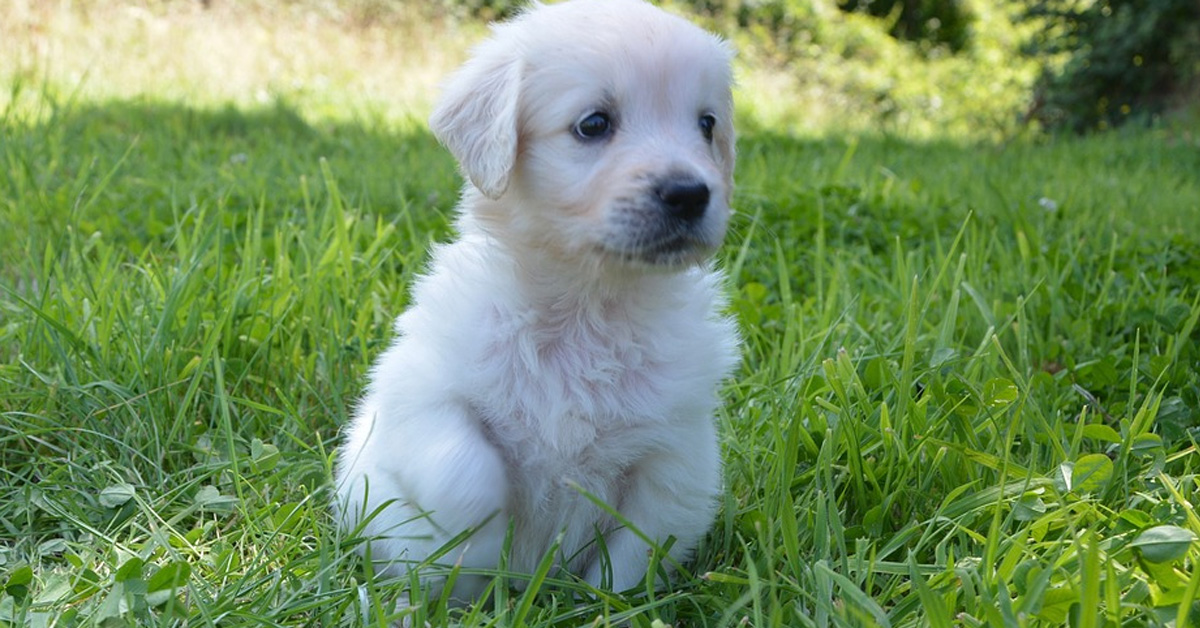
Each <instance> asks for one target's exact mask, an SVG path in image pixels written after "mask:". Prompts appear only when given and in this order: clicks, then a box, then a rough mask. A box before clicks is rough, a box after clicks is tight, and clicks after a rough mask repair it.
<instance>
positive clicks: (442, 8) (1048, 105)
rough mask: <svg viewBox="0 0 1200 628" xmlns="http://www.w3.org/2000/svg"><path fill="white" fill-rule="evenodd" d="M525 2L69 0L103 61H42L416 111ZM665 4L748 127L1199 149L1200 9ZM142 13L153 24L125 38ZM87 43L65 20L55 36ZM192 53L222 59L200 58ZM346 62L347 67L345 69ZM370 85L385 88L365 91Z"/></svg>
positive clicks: (28, 29) (26, 16) (20, 2)
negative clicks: (336, 94) (1131, 128)
mask: <svg viewBox="0 0 1200 628" xmlns="http://www.w3.org/2000/svg"><path fill="white" fill-rule="evenodd" d="M9 1H10V0H6V2H0V41H3V40H5V39H10V40H11V41H12V43H13V45H12V48H13V52H15V53H16V54H14V55H10V57H11V58H10V59H4V58H2V57H3V56H0V70H4V69H5V68H6V66H7V65H11V64H12V63H14V62H13V59H17V61H16V63H17V64H18V65H20V63H21V62H20V59H21V58H25V57H28V58H29V59H37V58H41V57H44V55H43V53H42V51H41V49H36V50H35V48H37V46H36V45H33V44H31V45H28V46H24V48H25V49H27V50H23V49H22V47H23V43H22V42H29V41H33V39H35V38H34V37H32V36H31V35H30V33H34V34H37V33H42V32H45V33H50V30H51V29H50V27H48V26H47V24H49V23H50V22H49V21H48V20H47V19H45V18H44V17H43V18H39V17H38V16H39V15H40V14H42V13H44V12H45V11H47V9H45V7H47V6H50V5H53V4H56V3H42V2H40V0H11V2H12V4H11V5H10V6H9V7H8V8H5V6H4V5H5V4H6V3H7V2H9ZM527 1H528V0H429V1H423V0H422V1H419V0H122V1H121V2H116V3H104V2H100V1H99V0H72V1H71V2H70V3H68V4H70V5H71V6H73V7H75V9H76V13H80V14H84V15H85V16H86V17H85V18H82V19H85V20H91V22H90V23H91V24H93V25H94V26H95V27H102V28H98V29H97V30H94V31H89V32H91V33H92V36H93V38H94V39H95V40H96V41H95V42H92V43H90V44H89V45H90V48H89V47H88V46H79V45H76V44H72V46H73V47H74V48H76V49H79V50H91V51H92V52H91V54H84V55H81V56H80V58H79V59H76V60H74V61H72V60H62V59H54V60H52V61H51V60H43V62H42V64H43V65H55V66H56V67H58V68H59V69H60V70H61V69H62V68H64V67H74V66H79V70H78V74H79V75H80V76H81V77H90V78H89V81H90V83H91V85H92V87H93V88H95V87H100V88H104V87H112V89H111V91H113V92H114V95H115V94H129V93H130V91H131V90H133V91H136V88H138V87H139V86H140V84H141V83H147V82H149V81H150V80H152V79H153V77H154V76H158V75H169V74H170V75H172V76H174V75H173V74H171V73H174V74H177V75H178V76H175V77H174V80H175V83H174V84H173V85H172V86H171V87H172V89H178V85H179V84H188V83H189V82H191V81H195V80H198V79H197V78H196V77H199V76H211V77H215V78H214V79H213V81H212V82H213V83H214V85H208V86H207V87H206V88H205V89H199V90H196V91H197V92H199V93H203V94H219V93H225V92H228V94H229V95H230V96H231V97H233V98H237V95H238V94H241V93H246V92H247V89H246V88H247V87H248V86H247V85H246V84H244V83H242V82H239V81H238V80H236V79H237V76H236V75H234V72H233V70H231V68H232V69H234V70H236V68H239V67H243V66H244V67H250V66H251V65H253V64H255V63H258V64H259V65H258V66H254V67H255V68H256V69H258V70H261V71H260V72H258V73H256V74H254V75H255V76H258V75H267V76H274V77H277V78H278V80H276V81H275V82H274V83H272V84H271V85H269V86H266V87H265V91H266V92H268V99H269V98H285V99H288V100H290V101H292V102H296V101H297V100H298V99H297V95H298V93H300V92H303V94H299V95H300V96H304V95H305V94H309V93H317V92H321V93H325V92H329V91H330V90H329V89H325V88H324V87H323V86H320V85H316V86H314V85H310V84H304V85H300V83H301V82H303V81H305V80H308V78H309V77H312V76H314V75H316V76H327V77H329V78H330V86H336V87H337V89H339V90H341V91H343V92H346V91H347V89H346V88H349V93H355V94H359V95H361V96H362V97H363V98H374V99H375V100H377V101H382V102H388V103H391V104H393V105H394V104H397V103H401V104H404V103H410V101H411V103H412V104H413V105H414V106H413V107H410V110H412V111H417V112H420V111H421V110H422V109H423V108H424V107H427V106H428V100H429V99H430V98H431V96H432V95H433V94H436V85H437V81H438V80H439V77H441V76H444V75H445V73H446V72H448V71H449V70H450V69H451V68H453V67H454V66H455V65H457V63H459V62H460V61H461V60H462V58H463V56H464V55H465V51H466V49H467V48H468V47H469V46H470V45H471V44H472V43H473V42H475V41H478V39H479V38H480V37H481V36H483V25H484V24H485V23H486V22H488V21H491V20H496V19H503V18H506V17H509V16H511V15H513V14H515V13H516V12H518V11H519V10H520V8H521V7H522V6H524V5H525V4H526V2H527ZM655 1H656V2H660V3H663V4H666V5H668V6H669V7H670V8H671V9H673V10H676V11H678V12H681V13H684V14H686V15H688V16H689V17H693V18H695V19H697V20H698V21H700V22H701V23H703V24H704V25H705V26H706V27H708V28H710V29H712V30H714V31H716V32H718V33H721V34H722V35H724V36H725V37H727V38H729V39H731V40H732V41H733V42H734V43H735V44H736V46H737V48H738V50H739V55H740V63H739V68H738V70H739V83H740V89H739V102H738V109H739V112H740V113H741V115H742V117H743V120H741V121H740V123H742V124H749V125H751V126H750V128H753V125H755V124H757V125H760V126H761V127H762V128H769V129H772V130H775V131H778V132H783V133H789V132H800V133H805V132H808V133H810V134H812V133H815V134H825V133H829V132H833V133H844V132H856V131H882V132H886V133H893V134H899V135H904V136H909V137H947V136H963V137H975V138H979V137H989V138H992V139H1007V138H1010V137H1013V136H1014V135H1017V134H1020V133H1025V132H1028V131H1029V130H1030V129H1033V130H1035V131H1038V130H1049V131H1052V132H1074V133H1087V132H1091V131H1097V130H1104V129H1109V128H1113V127H1117V126H1120V125H1122V124H1127V123H1136V124H1162V123H1164V121H1165V122H1166V123H1167V124H1170V125H1172V126H1173V127H1178V128H1181V129H1183V131H1182V133H1181V134H1180V135H1181V136H1184V137H1186V138H1187V141H1192V140H1193V139H1194V138H1195V136H1196V132H1195V127H1198V126H1200V105H1197V103H1198V102H1200V0H655ZM13 7H16V9H14V8H13ZM21 7H24V9H22V8H21ZM114 7H119V8H114ZM130 16H134V17H133V18H131V17H130ZM205 16H207V17H211V18H212V19H211V20H205V19H204V18H205ZM131 19H133V20H134V21H137V22H138V24H141V25H140V26H134V27H132V28H125V29H124V30H122V29H123V28H124V27H121V26H120V24H123V23H127V22H129V21H130V20H131ZM164 23H166V24H175V25H176V26H178V29H177V30H174V31H172V30H170V28H171V27H170V26H165V27H163V28H164V29H165V30H164V31H163V32H164V33H166V34H159V35H157V36H158V37H159V38H160V39H162V40H164V41H160V42H158V44H159V45H160V47H161V48H162V49H164V50H173V49H172V48H170V44H171V43H172V42H171V41H170V40H171V38H174V39H175V40H178V42H176V43H177V45H176V48H177V50H176V52H174V53H172V54H176V56H177V57H179V60H177V62H174V65H171V64H170V63H168V61H169V60H164V61H163V63H162V64H161V65H162V67H161V68H160V67H154V68H147V72H146V74H145V76H144V77H143V76H134V77H129V76H118V75H115V74H114V75H113V76H111V77H110V76H108V75H106V74H105V73H104V72H103V71H102V70H103V64H104V63H105V62H104V59H106V58H111V57H112V56H113V55H120V54H123V53H122V50H127V49H130V48H131V47H136V45H137V42H138V41H141V40H142V39H149V38H153V37H155V36H156V35H155V33H156V31H155V30H154V28H153V26H154V25H156V24H157V25H159V26H161V25H162V24H164ZM330 23H332V24H335V25H337V26H338V28H348V29H352V30H353V35H352V37H349V38H346V39H350V40H353V41H356V42H359V43H357V44H355V46H356V49H354V50H337V51H323V50H321V47H322V46H329V45H333V44H329V43H327V42H326V41H325V38H324V37H323V35H322V34H321V31H320V28H319V27H318V26H314V24H330ZM255 24H260V25H261V26H255ZM282 25H287V26H282ZM259 31H263V32H268V31H269V32H276V33H277V34H275V35H274V36H273V37H274V39H271V38H270V37H266V36H261V33H260V32H259ZM288 31H290V32H292V34H293V35H292V36H291V37H290V38H288V37H287V36H286V33H287V32H288ZM78 32H80V31H78V30H75V31H72V30H70V29H68V28H66V27H64V28H63V29H61V32H59V33H58V37H59V39H60V40H62V39H63V38H66V37H74V36H75V35H74V34H77V33H78ZM278 32H283V33H284V34H283V35H280V34H278ZM103 33H107V34H103ZM196 33H200V34H199V35H197V34H196ZM247 37H250V38H252V39H253V41H254V42H256V43H259V42H260V40H262V41H266V43H267V44H269V45H268V46H266V50H267V52H266V53H265V54H264V55H260V56H259V57H255V58H254V59H251V60H249V61H247V60H245V59H243V57H242V56H239V55H240V54H241V53H240V52H238V54H234V52H235V51H236V49H238V48H239V47H240V48H241V49H243V50H244V49H245V44H246V43H247V42H246V38H247ZM43 39H44V40H47V41H51V40H53V39H54V38H53V37H50V36H49V35H47V36H46V37H43ZM130 40H133V43H130ZM164 42H165V44H166V45H163V44H164ZM223 42H224V43H227V44H228V46H224V47H223ZM53 47H54V45H51V46H50V49H53ZM62 47H63V48H67V46H65V45H63V46H62ZM189 47H190V48H203V49H208V50H210V51H214V52H213V54H208V55H199V56H197V55H195V54H193V53H191V52H189ZM226 47H228V48H229V49H228V50H226ZM260 48H262V46H260ZM29 51H32V52H29ZM193 57H194V58H193ZM338 58H340V59H343V60H345V59H351V61H348V62H347V61H343V62H342V63H340V64H338V65H337V66H334V65H333V64H332V62H331V61H330V60H331V59H338ZM27 65H28V67H32V68H36V67H38V64H37V63H33V64H27ZM112 65H113V66H114V67H116V66H117V64H115V63H113V64H112ZM175 66H179V67H178V68H177V67H175ZM193 66H196V67H199V68H200V69H202V70H204V71H205V72H208V74H204V73H197V72H196V67H193ZM209 66H211V67H209ZM259 66H261V67H259ZM180 68H183V69H180ZM368 69H370V70H371V71H370V72H368V71H367V70H368ZM5 71H6V72H7V70H5ZM34 74H36V71H34ZM246 74H248V75H249V74H250V73H246ZM359 75H361V76H368V77H372V76H373V77H384V79H382V80H381V82H380V83H379V84H377V85H360V84H359V83H358V81H359V79H358V78H357V76H359ZM147 77H148V78H147ZM139 82H140V83H139ZM149 91H154V90H149ZM3 99H4V98H3V94H0V104H3ZM300 100H303V99H302V98H301V99H300ZM328 106H329V107H331V108H337V107H338V106H340V105H335V104H329V105H328Z"/></svg>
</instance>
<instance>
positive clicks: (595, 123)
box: [575, 111, 612, 140]
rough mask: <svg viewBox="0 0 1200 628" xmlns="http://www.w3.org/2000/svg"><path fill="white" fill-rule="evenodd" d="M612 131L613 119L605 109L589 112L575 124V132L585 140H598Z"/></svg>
mask: <svg viewBox="0 0 1200 628" xmlns="http://www.w3.org/2000/svg"><path fill="white" fill-rule="evenodd" d="M611 132H612V120H610V119H609V117H608V114H607V113H604V112H603V111H596V112H593V113H590V114H588V115H587V116H585V117H584V118H583V119H582V120H580V121H579V122H577V123H576V124H575V134H576V135H578V136H579V137H580V138H582V139H585V140H598V139H601V138H604V137H606V136H607V135H608V134H609V133H611Z"/></svg>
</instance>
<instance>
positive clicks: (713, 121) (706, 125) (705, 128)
mask: <svg viewBox="0 0 1200 628" xmlns="http://www.w3.org/2000/svg"><path fill="white" fill-rule="evenodd" d="M699 125H700V133H701V134H703V135H704V139H705V140H707V141H709V142H711V141H712V138H713V129H714V128H716V126H717V117H716V116H714V115H713V114H711V113H706V114H704V115H702V116H700V122H699Z"/></svg>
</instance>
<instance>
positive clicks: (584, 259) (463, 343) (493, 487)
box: [336, 0, 739, 600]
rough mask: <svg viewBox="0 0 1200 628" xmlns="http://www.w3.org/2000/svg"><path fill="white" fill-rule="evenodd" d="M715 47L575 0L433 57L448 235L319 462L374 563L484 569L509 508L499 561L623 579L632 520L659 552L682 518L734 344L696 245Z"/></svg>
mask: <svg viewBox="0 0 1200 628" xmlns="http://www.w3.org/2000/svg"><path fill="white" fill-rule="evenodd" d="M731 56H732V52H731V50H730V49H729V48H728V47H727V46H726V45H725V44H724V43H723V42H722V41H721V40H719V39H718V38H717V37H715V36H713V35H710V34H709V33H706V32H705V31H703V30H701V29H700V28H698V27H696V26H694V25H692V24H690V23H688V22H687V21H685V20H683V19H681V18H679V17H675V16H673V15H670V14H668V13H665V12H663V11H661V10H659V9H656V8H654V7H652V6H651V5H649V4H645V3H643V2H641V1H639V0H574V1H572V2H567V3H563V4H554V5H547V6H543V5H535V6H533V7H532V8H530V9H529V10H527V11H526V12H524V13H523V14H521V15H520V16H519V17H517V18H516V19H514V20H512V21H510V22H508V23H504V24H501V25H498V26H494V28H493V35H492V37H491V38H490V39H489V40H488V41H486V42H485V43H483V44H482V45H480V46H479V47H478V48H477V49H475V51H474V54H473V57H472V58H471V60H470V61H468V62H467V63H466V65H464V66H463V67H462V68H461V69H460V70H459V71H458V72H457V73H456V74H455V75H454V76H453V77H452V78H451V79H450V81H449V83H448V85H447V86H446V88H445V91H444V94H443V96H442V99H441V101H440V102H439V104H438V105H437V106H436V108H435V111H434V113H433V116H432V118H431V120H430V126H431V127H432V129H433V132H434V133H435V134H436V136H437V137H438V138H439V139H440V140H441V142H442V143H443V144H444V145H445V146H446V147H447V148H449V150H450V152H452V153H453V154H454V156H455V157H456V158H457V159H458V161H459V162H460V164H461V166H462V170H463V172H464V173H465V175H466V176H467V177H468V178H469V179H470V184H469V185H467V186H465V189H464V191H463V196H462V201H461V204H460V207H459V209H460V217H459V219H458V223H457V227H458V231H459V237H458V239H457V240H455V241H454V242H451V243H449V244H445V245H442V246H439V247H437V248H436V249H435V250H434V252H433V260H432V263H431V266H430V268H429V270H428V272H427V274H426V275H425V276H423V277H422V278H420V279H418V280H417V281H416V283H415V285H414V287H413V292H412V302H413V304H412V306H411V307H410V308H409V309H408V310H407V311H406V312H405V313H404V314H403V315H401V316H400V317H399V318H398V319H397V321H396V340H395V342H394V344H392V346H391V347H390V348H389V349H388V350H387V351H386V352H385V353H384V354H383V355H382V356H381V357H380V358H379V360H378V362H377V363H376V364H375V367H374V369H373V371H372V373H371V378H370V384H369V386H368V388H367V391H366V395H365V398H364V399H363V400H362V402H361V405H360V406H359V407H358V409H357V412H356V414H355V416H354V418H353V421H352V422H351V424H350V426H349V429H348V430H347V432H346V435H345V444H344V445H343V447H342V450H341V452H340V459H339V461H338V465H337V473H336V476H337V477H336V483H337V493H338V499H337V506H336V509H337V511H338V514H339V518H340V521H341V524H342V525H343V526H344V527H345V528H347V529H360V530H361V531H362V533H363V534H364V535H365V536H367V537H368V538H369V556H370V558H371V559H372V560H373V561H374V562H375V565H376V568H377V569H379V570H382V571H383V572H385V573H387V574H392V575H404V574H406V573H408V572H409V571H410V570H411V569H413V568H415V567H416V566H417V565H420V564H422V563H427V562H438V563H443V564H456V563H457V564H461V565H462V566H463V567H466V568H485V569H486V568H495V567H497V565H498V564H499V561H500V560H501V554H502V552H503V551H504V549H505V546H506V538H507V537H508V535H509V534H510V530H511V545H510V546H508V548H507V550H508V552H509V553H508V555H507V561H508V562H507V565H508V567H509V569H511V570H513V571H517V572H524V573H532V572H533V571H534V570H535V569H536V568H537V566H538V564H539V562H540V561H541V560H542V559H543V557H544V556H546V555H547V553H548V552H551V551H554V554H555V555H554V556H553V558H554V559H555V560H556V562H557V564H558V566H559V567H560V568H564V569H566V570H567V571H569V572H571V573H573V574H576V575H577V576H579V577H582V578H584V579H585V580H586V581H587V582H589V583H591V584H593V585H596V586H606V587H610V588H612V589H614V590H625V589H629V588H631V587H633V586H635V585H636V584H638V583H639V581H641V580H642V579H643V578H644V577H646V572H647V569H648V562H649V553H650V551H651V546H650V545H648V544H647V542H646V540H644V539H649V540H651V541H653V542H654V544H656V545H657V546H659V547H669V554H670V556H671V557H672V559H674V560H676V561H677V560H681V559H684V558H686V557H687V555H688V554H689V553H690V552H691V551H692V550H693V548H694V547H695V546H696V543H697V542H698V541H699V540H700V539H701V537H702V536H703V535H704V533H705V532H706V530H707V529H708V526H709V525H710V522H711V520H712V517H713V513H714V509H715V507H716V496H717V494H718V492H719V490H720V487H721V466H720V459H719V456H718V445H717V438H716V433H715V428H714V424H713V416H712V415H713V411H714V408H715V406H716V405H717V403H718V399H717V397H716V390H717V387H718V385H719V383H720V381H721V380H722V379H723V378H724V377H725V376H726V375H727V374H728V373H729V372H730V371H731V370H732V368H733V367H734V365H735V363H736V362H737V360H738V355H739V351H738V337H737V333H736V330H735V327H734V324H733V323H732V322H731V321H730V320H728V319H726V318H723V317H722V316H721V314H720V313H719V310H720V308H721V305H722V297H721V287H722V285H721V284H722V279H723V278H722V275H721V274H720V272H719V271H717V270H715V269H714V268H713V266H712V265H711V263H710V262H708V261H707V260H708V258H709V257H710V255H711V254H712V253H713V251H714V250H715V249H716V248H717V247H718V245H719V244H720V243H721V241H722V238H723V237H724V234H725V229H726V222H727V219H728V216H729V212H730V209H729V200H730V193H731V189H732V173H733V166H734V131H733V126H732V124H731V122H732V117H733V112H732V103H731V98H730V59H731ZM595 500H598V501H600V502H602V503H604V504H607V505H608V506H610V507H611V509H615V511H617V512H619V513H620V517H614V516H612V515H611V514H610V513H609V510H608V509H606V508H602V507H600V506H598V505H596V503H595ZM627 524H628V525H627ZM560 535H561V536H560ZM456 538H457V539H458V540H459V541H460V542H459V543H458V544H456V545H454V546H452V547H451V546H447V544H448V543H449V542H450V541H451V540H452V539H456ZM462 538H465V541H464V540H462ZM556 540H557V543H558V545H557V546H555V543H556ZM444 546H446V547H444ZM665 562H667V563H669V562H670V561H665ZM422 582H423V583H425V584H426V585H428V586H429V587H431V588H432V589H433V590H434V591H435V593H436V592H437V591H438V590H439V589H440V587H441V586H442V583H441V582H440V581H439V579H438V578H436V577H422ZM486 583H487V579H486V578H483V577H480V576H475V577H471V576H464V577H460V578H458V579H457V580H456V586H455V589H454V591H452V592H451V593H452V595H453V597H455V598H458V599H460V600H472V599H475V598H477V597H478V595H480V594H481V592H482V590H483V587H484V586H485V585H486Z"/></svg>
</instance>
